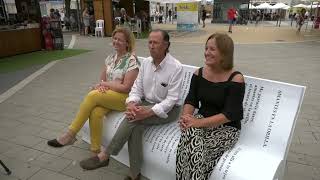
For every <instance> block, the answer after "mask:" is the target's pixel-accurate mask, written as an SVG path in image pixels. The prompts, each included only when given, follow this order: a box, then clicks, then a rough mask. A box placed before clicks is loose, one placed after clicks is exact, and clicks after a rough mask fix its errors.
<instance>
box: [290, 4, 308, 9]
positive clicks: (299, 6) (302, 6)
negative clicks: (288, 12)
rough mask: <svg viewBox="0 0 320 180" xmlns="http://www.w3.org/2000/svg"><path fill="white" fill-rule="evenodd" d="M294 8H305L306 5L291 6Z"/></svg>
mask: <svg viewBox="0 0 320 180" xmlns="http://www.w3.org/2000/svg"><path fill="white" fill-rule="evenodd" d="M293 7H295V8H307V5H304V4H298V5H295V6H293Z"/></svg>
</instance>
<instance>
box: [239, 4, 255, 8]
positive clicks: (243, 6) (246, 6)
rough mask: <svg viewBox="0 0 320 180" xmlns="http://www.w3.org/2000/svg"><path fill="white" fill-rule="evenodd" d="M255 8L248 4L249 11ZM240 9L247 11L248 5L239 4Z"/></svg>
mask: <svg viewBox="0 0 320 180" xmlns="http://www.w3.org/2000/svg"><path fill="white" fill-rule="evenodd" d="M255 8H256V7H255V6H254V5H252V4H249V9H255ZM240 9H248V4H241V5H240Z"/></svg>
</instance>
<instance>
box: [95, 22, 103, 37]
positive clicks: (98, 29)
mask: <svg viewBox="0 0 320 180" xmlns="http://www.w3.org/2000/svg"><path fill="white" fill-rule="evenodd" d="M99 32H100V35H101V37H103V36H104V20H102V19H98V20H97V21H96V28H95V36H96V37H98V35H99Z"/></svg>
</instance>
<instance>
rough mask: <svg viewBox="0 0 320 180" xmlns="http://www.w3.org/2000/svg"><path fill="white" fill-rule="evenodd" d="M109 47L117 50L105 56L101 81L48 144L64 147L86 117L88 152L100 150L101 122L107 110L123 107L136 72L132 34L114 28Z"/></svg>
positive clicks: (121, 109) (123, 108) (73, 136)
mask: <svg viewBox="0 0 320 180" xmlns="http://www.w3.org/2000/svg"><path fill="white" fill-rule="evenodd" d="M112 46H113V48H114V49H115V51H116V53H115V54H112V55H110V56H108V57H107V59H106V60H105V65H104V69H103V71H102V74H101V77H100V79H101V82H100V83H99V84H97V85H96V86H95V87H94V88H93V90H92V91H90V92H89V93H88V95H87V96H86V97H85V98H84V100H83V102H82V103H81V105H80V109H79V112H78V113H77V115H76V117H75V119H74V120H73V121H72V123H71V125H70V126H69V129H68V131H67V132H65V133H63V134H62V135H61V136H60V137H58V138H57V139H53V140H50V141H48V145H49V146H53V147H63V146H65V145H70V144H72V143H73V142H74V141H75V137H76V134H77V133H78V132H79V131H80V129H81V128H82V127H83V125H84V123H85V122H86V121H87V119H89V124H90V136H91V148H90V149H91V151H92V152H94V153H99V152H100V147H101V139H102V127H103V126H102V123H103V117H104V115H105V114H106V113H108V112H110V111H112V110H116V111H124V110H126V105H125V100H126V98H127V97H128V93H129V91H130V90H131V87H132V85H133V82H134V80H135V79H136V77H137V75H138V67H139V64H138V60H137V59H136V57H135V56H134V55H132V51H133V49H134V36H133V34H132V32H131V31H129V30H128V29H125V28H117V29H116V30H114V32H113V33H112Z"/></svg>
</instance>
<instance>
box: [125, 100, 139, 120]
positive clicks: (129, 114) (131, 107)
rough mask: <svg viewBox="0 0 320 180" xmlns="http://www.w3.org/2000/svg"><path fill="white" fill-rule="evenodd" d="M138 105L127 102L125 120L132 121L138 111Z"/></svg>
mask: <svg viewBox="0 0 320 180" xmlns="http://www.w3.org/2000/svg"><path fill="white" fill-rule="evenodd" d="M137 105H138V104H137V103H136V102H129V103H128V104H127V111H126V112H125V114H126V118H127V119H128V120H131V119H134V118H135V116H136V111H138V106H137Z"/></svg>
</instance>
